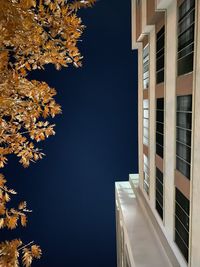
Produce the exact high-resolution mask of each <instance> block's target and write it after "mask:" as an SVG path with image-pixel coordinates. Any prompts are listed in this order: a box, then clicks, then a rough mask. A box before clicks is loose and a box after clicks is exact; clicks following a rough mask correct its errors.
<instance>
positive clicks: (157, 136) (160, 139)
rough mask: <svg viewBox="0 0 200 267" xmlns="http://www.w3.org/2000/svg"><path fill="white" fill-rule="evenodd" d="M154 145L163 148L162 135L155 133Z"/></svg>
mask: <svg viewBox="0 0 200 267" xmlns="http://www.w3.org/2000/svg"><path fill="white" fill-rule="evenodd" d="M156 143H158V144H160V145H161V146H163V135H162V134H159V133H156Z"/></svg>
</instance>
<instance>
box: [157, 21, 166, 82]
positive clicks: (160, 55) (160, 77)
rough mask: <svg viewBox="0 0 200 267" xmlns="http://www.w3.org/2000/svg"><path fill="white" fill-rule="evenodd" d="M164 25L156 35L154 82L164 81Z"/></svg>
mask: <svg viewBox="0 0 200 267" xmlns="http://www.w3.org/2000/svg"><path fill="white" fill-rule="evenodd" d="M164 65H165V26H163V27H162V28H161V29H160V31H159V32H158V33H157V35H156V83H157V84H158V83H161V82H164Z"/></svg>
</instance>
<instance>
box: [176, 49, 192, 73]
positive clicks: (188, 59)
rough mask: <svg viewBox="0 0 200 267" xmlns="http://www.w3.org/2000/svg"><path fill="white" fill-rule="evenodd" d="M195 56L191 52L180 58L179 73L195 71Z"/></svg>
mask: <svg viewBox="0 0 200 267" xmlns="http://www.w3.org/2000/svg"><path fill="white" fill-rule="evenodd" d="M193 58H194V54H193V53H191V54H188V55H187V56H185V57H183V58H181V59H179V60H178V75H183V74H185V73H189V72H191V71H193Z"/></svg>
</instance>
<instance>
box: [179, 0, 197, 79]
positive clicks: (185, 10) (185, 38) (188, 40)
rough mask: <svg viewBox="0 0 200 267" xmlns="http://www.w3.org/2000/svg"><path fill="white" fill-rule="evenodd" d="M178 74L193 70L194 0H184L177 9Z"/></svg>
mask: <svg viewBox="0 0 200 267" xmlns="http://www.w3.org/2000/svg"><path fill="white" fill-rule="evenodd" d="M178 18H179V19H178V75H182V74H185V73H188V72H190V71H192V70H193V51H194V21H195V0H185V1H184V2H183V3H182V4H181V5H180V7H179V9H178Z"/></svg>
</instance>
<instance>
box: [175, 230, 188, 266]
mask: <svg viewBox="0 0 200 267" xmlns="http://www.w3.org/2000/svg"><path fill="white" fill-rule="evenodd" d="M175 242H176V244H177V245H178V247H179V249H180V251H181V252H182V254H183V256H184V258H185V259H186V261H188V248H187V247H186V245H185V244H184V242H183V241H182V240H181V238H180V237H179V235H178V233H177V232H176V231H175Z"/></svg>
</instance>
